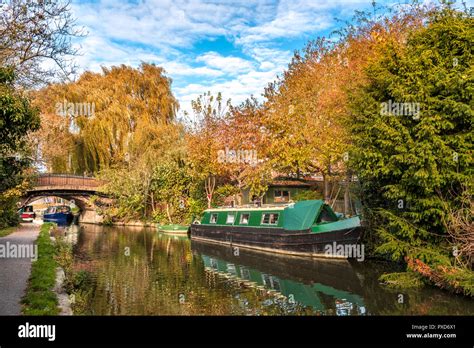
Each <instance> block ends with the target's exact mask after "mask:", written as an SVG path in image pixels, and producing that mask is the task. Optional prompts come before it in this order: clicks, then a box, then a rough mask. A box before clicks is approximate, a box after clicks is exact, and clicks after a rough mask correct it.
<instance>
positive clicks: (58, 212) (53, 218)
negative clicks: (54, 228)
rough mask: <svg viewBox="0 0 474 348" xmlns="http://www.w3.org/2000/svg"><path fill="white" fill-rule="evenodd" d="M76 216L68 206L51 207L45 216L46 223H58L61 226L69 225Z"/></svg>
mask: <svg viewBox="0 0 474 348" xmlns="http://www.w3.org/2000/svg"><path fill="white" fill-rule="evenodd" d="M73 218H74V216H73V214H72V212H71V208H70V207H68V206H67V205H58V206H54V207H49V208H48V209H47V210H46V212H45V213H44V215H43V221H44V222H56V223H57V224H59V225H68V224H70V223H71V222H72V220H73Z"/></svg>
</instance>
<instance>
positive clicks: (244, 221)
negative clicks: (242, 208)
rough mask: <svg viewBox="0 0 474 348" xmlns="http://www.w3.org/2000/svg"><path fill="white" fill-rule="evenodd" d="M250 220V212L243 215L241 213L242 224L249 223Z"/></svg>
mask: <svg viewBox="0 0 474 348" xmlns="http://www.w3.org/2000/svg"><path fill="white" fill-rule="evenodd" d="M249 220H250V213H242V215H240V223H241V224H248V223H249Z"/></svg>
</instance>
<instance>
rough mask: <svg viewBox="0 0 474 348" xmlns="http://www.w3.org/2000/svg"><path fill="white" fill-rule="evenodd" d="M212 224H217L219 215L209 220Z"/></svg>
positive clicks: (213, 215) (212, 215) (212, 216)
mask: <svg viewBox="0 0 474 348" xmlns="http://www.w3.org/2000/svg"><path fill="white" fill-rule="evenodd" d="M209 223H210V224H217V214H211V218H210V219H209Z"/></svg>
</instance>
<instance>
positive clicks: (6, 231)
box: [0, 226, 16, 237]
mask: <svg viewBox="0 0 474 348" xmlns="http://www.w3.org/2000/svg"><path fill="white" fill-rule="evenodd" d="M15 230H16V226H13V227H6V228H2V229H0V237H5V236H8V235H9V234H10V233H12V232H13V231H15Z"/></svg>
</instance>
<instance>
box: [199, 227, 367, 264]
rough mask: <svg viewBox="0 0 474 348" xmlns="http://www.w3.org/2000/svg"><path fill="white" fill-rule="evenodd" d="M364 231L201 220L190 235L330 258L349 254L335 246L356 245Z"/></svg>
mask: <svg viewBox="0 0 474 348" xmlns="http://www.w3.org/2000/svg"><path fill="white" fill-rule="evenodd" d="M361 233H362V229H361V227H356V228H350V229H342V230H337V231H331V232H324V233H311V231H310V230H306V231H287V230H284V229H281V228H257V227H238V226H209V225H201V224H192V225H191V227H190V235H191V239H195V240H201V241H207V242H213V243H218V244H224V245H232V246H235V247H244V248H249V249H255V250H262V251H270V252H276V253H281V254H288V255H296V256H312V257H328V258H350V257H351V255H348V254H347V253H337V252H335V251H336V248H339V250H342V249H344V250H349V249H350V247H353V248H355V247H356V246H357V244H358V242H359V240H360V237H361ZM346 246H347V247H349V248H347V247H346ZM354 250H355V249H354ZM352 257H354V256H352Z"/></svg>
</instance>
